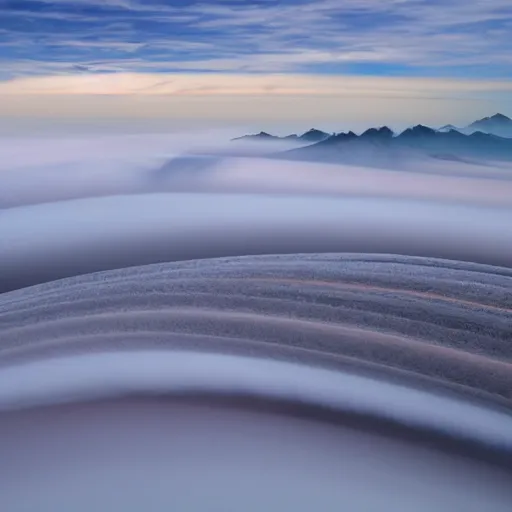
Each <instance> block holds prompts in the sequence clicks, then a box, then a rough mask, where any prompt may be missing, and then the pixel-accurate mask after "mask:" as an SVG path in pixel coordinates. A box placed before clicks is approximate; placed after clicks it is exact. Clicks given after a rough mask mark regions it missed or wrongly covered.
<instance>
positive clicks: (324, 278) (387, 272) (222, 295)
mask: <svg viewBox="0 0 512 512" xmlns="http://www.w3.org/2000/svg"><path fill="white" fill-rule="evenodd" d="M0 338H1V343H0V365H2V366H4V367H5V366H6V365H10V364H18V363H20V362H23V361H27V360H34V359H38V358H40V357H43V356H50V355H65V354H73V353H81V352H94V351H105V350H108V351H110V350H114V349H119V350H122V349H133V348H137V349H151V348H159V349H162V348H169V349H178V348H179V349H182V348H187V349H193V350H203V351H204V350H206V351H215V352H218V351H221V352H223V353H233V354H239V353H241V354H249V355H252V354H254V355H262V356H264V357H273V358H280V359H288V360H304V361H308V362H313V363H315V364H320V365H344V366H346V365H356V366H360V367H361V366H367V367H371V368H374V369H378V368H381V369H391V368H392V369H395V370H401V371H404V370H405V371H406V372H412V373H414V374H417V375H421V376H423V377H428V378H430V379H434V380H437V381H442V382H444V383H445V384H451V385H454V386H456V387H458V386H460V385H462V386H463V388H462V389H466V390H478V391H479V392H483V393H484V395H487V394H491V395H494V396H495V397H496V398H500V399H505V400H507V401H509V400H510V399H512V270H510V269H504V268H498V267H492V266H485V265H478V264H470V263H459V262H451V261H445V260H434V259H425V258H406V257H398V256H397V257H395V256H380V255H379V256H371V255H369V256H359V255H339V254H327V255H296V256H260V257H242V258H223V259H214V260H204V261H190V262H180V263H169V264H158V265H148V266H144V267H134V268H130V269H124V270H118V271H110V272H103V273H97V274H90V275H86V276H80V277H75V278H70V279H65V280H61V281H55V282H53V283H48V284H44V285H39V286H34V287H31V288H27V289H23V290H19V291H15V292H10V293H6V294H3V295H0ZM375 365H377V366H375ZM489 396H490V395H489Z"/></svg>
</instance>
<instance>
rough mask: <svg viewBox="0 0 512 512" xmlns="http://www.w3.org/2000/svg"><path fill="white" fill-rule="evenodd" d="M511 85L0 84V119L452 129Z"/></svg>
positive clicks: (223, 79)
mask: <svg viewBox="0 0 512 512" xmlns="http://www.w3.org/2000/svg"><path fill="white" fill-rule="evenodd" d="M511 96H512V81H506V80H500V81H498V80H462V79H443V78H415V77H370V76H339V75H338V76H332V75H329V76H326V75H299V74H295V75H292V74H226V73H208V74H193V73H113V74H77V75H58V76H40V77H21V78H16V79H12V80H7V81H3V82H0V116H3V117H25V118H26V117H50V118H72V119H74V118H78V119H82V118H88V119H90V118H109V117H111V118H137V119H141V118H145V119H162V118H165V119H188V120H198V121H200V120H211V121H224V122H245V121H258V122H260V121H263V120H268V121H269V122H278V121H286V122H288V121H289V122H306V121H308V120H310V119H311V120H319V121H325V122H328V121H334V120H339V119H340V118H343V119H344V120H346V121H347V122H354V121H358V122H366V121H368V122H390V123H402V122H403V123H408V122H431V123H437V122H439V123H441V122H457V120H458V119H461V118H462V116H463V115H466V116H469V117H471V116H477V115H481V116H484V115H489V114H493V113H494V111H495V110H497V109H498V108H499V106H500V101H503V100H496V99H495V97H501V98H503V97H505V98H508V99H507V100H506V101H507V104H510V97H511Z"/></svg>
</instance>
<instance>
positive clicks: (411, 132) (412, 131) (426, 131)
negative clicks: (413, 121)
mask: <svg viewBox="0 0 512 512" xmlns="http://www.w3.org/2000/svg"><path fill="white" fill-rule="evenodd" d="M434 133H436V131H435V130H434V129H432V128H429V127H428V126H424V125H422V124H417V125H416V126H413V127H412V128H407V130H405V131H404V132H402V133H401V135H406V136H414V137H420V136H424V135H433V134H434Z"/></svg>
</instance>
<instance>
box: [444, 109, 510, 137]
mask: <svg viewBox="0 0 512 512" xmlns="http://www.w3.org/2000/svg"><path fill="white" fill-rule="evenodd" d="M449 130H457V131H459V132H461V133H465V134H466V135H469V134H471V133H474V132H483V133H489V134H491V135H497V136H498V137H511V138H512V119H510V118H509V117H507V116H505V115H503V114H494V115H493V116H491V117H484V118H483V119H479V120H478V121H475V122H473V123H471V124H469V125H468V126H465V127H463V128H457V127H456V126H453V125H451V124H449V125H446V126H443V127H441V128H439V131H449Z"/></svg>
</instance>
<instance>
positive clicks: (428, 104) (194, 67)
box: [0, 0, 512, 124]
mask: <svg viewBox="0 0 512 512" xmlns="http://www.w3.org/2000/svg"><path fill="white" fill-rule="evenodd" d="M20 94H23V95H25V96H24V98H23V99H21V98H20V97H19V95H20ZM27 95H28V96H27ZM38 95H39V96H40V95H44V97H43V98H39V97H36V96H38ZM48 95H52V96H53V97H52V98H49V97H48ZM71 95H73V96H74V99H73V98H70V96H71ZM106 95H108V96H109V99H105V98H104V97H103V96H106ZM142 95H144V96H149V95H160V98H159V99H158V100H156V99H154V98H153V99H151V98H141V96H142ZM247 95H251V97H253V99H252V100H251V101H250V102H249V101H248V100H247V99H246V98H247ZM78 96H80V99H78ZM84 96H86V97H84ZM121 96H124V97H123V98H121ZM135 96H136V97H135ZM185 96H187V97H186V98H185ZM204 96H207V98H205V97H204ZM214 96H215V97H214ZM242 96H245V99H244V98H243V97H242ZM93 97H94V98H93ZM355 100H359V103H357V102H355ZM496 111H503V112H505V113H507V114H509V115H510V114H512V1H511V0H213V1H212V0H209V1H205V0H201V1H197V0H0V117H8V118H11V117H12V116H18V115H24V116H54V117H55V116H64V117H73V116H79V117H80V116H82V117H83V116H93V117H97V116H103V115H104V116H107V115H109V116H113V117H122V116H127V115H133V116H135V117H143V116H146V117H152V118H154V117H165V118H166V119H167V118H169V117H172V116H175V117H176V116H179V117H180V118H187V119H199V118H200V117H201V116H206V117H208V118H211V119H212V120H218V119H220V120H226V119H232V120H235V121H237V122H238V121H241V120H245V119H252V120H254V121H255V122H256V123H257V124H260V123H261V121H262V120H263V119H274V120H277V119H288V120H290V122H298V121H301V122H304V123H307V124H309V119H312V120H313V118H314V119H318V122H327V121H329V120H331V121H333V122H337V120H338V119H340V117H341V116H343V118H344V119H345V118H346V119H348V120H360V119H362V118H363V117H364V116H365V115H366V116H367V117H366V118H365V119H366V120H365V122H381V121H380V120H381V119H382V120H383V122H384V120H387V119H394V120H395V121H396V122H404V123H409V122H412V121H413V118H414V121H420V120H422V121H423V122H425V123H428V122H431V123H438V122H439V123H441V124H444V123H447V122H457V120H458V119H459V120H461V122H465V121H470V120H472V119H471V118H476V117H479V116H480V117H482V116H484V115H490V114H493V113H494V112H496ZM315 116H316V117H315Z"/></svg>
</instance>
